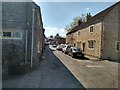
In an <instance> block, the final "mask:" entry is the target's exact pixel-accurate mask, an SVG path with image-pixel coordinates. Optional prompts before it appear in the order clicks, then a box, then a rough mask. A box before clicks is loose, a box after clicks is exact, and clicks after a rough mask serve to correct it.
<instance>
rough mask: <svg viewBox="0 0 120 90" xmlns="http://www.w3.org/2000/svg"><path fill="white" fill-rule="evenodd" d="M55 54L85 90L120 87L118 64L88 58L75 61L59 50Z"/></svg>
mask: <svg viewBox="0 0 120 90" xmlns="http://www.w3.org/2000/svg"><path fill="white" fill-rule="evenodd" d="M51 49H52V48H51ZM53 53H54V54H55V56H56V57H57V58H58V59H59V60H60V61H61V62H62V63H63V64H64V65H65V66H66V67H67V69H68V70H69V71H70V72H71V73H72V74H73V75H74V76H75V77H76V78H77V79H78V81H79V82H80V83H81V84H82V85H83V86H84V87H85V88H118V87H119V85H118V65H119V64H118V63H116V62H110V61H108V60H105V61H103V60H95V61H94V60H89V59H87V58H84V59H75V58H72V57H70V56H68V55H66V54H64V53H62V52H61V51H57V50H56V51H54V52H53Z"/></svg>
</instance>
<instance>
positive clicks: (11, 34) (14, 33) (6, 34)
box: [0, 32, 22, 39]
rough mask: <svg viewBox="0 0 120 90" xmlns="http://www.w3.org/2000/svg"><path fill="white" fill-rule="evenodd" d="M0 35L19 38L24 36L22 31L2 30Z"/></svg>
mask: <svg viewBox="0 0 120 90" xmlns="http://www.w3.org/2000/svg"><path fill="white" fill-rule="evenodd" d="M0 36H1V37H2V38H7V39H8V38H15V39H16V38H17V39H20V38H22V32H1V33H0Z"/></svg>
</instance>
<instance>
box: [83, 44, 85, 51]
mask: <svg viewBox="0 0 120 90" xmlns="http://www.w3.org/2000/svg"><path fill="white" fill-rule="evenodd" d="M83 52H85V43H83Z"/></svg>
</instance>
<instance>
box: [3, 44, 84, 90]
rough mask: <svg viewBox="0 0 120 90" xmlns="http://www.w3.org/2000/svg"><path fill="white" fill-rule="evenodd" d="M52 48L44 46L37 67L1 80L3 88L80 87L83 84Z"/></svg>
mask: <svg viewBox="0 0 120 90" xmlns="http://www.w3.org/2000/svg"><path fill="white" fill-rule="evenodd" d="M53 52H54V50H53V49H50V48H49V47H48V46H47V47H46V48H45V51H44V54H43V58H44V59H43V60H42V61H41V62H40V65H39V67H38V69H36V70H35V71H33V72H31V73H28V74H26V75H24V76H19V77H16V78H14V77H13V78H11V79H8V80H4V81H3V84H2V85H3V88H81V89H80V90H83V88H84V87H83V85H82V84H81V83H80V82H79V81H78V80H77V79H76V78H75V77H74V76H73V74H71V72H70V71H69V70H68V69H67V68H66V67H65V66H64V64H62V63H61V61H60V60H59V59H58V58H57V57H56V56H55V55H54V53H53Z"/></svg>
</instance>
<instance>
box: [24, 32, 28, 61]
mask: <svg viewBox="0 0 120 90" xmlns="http://www.w3.org/2000/svg"><path fill="white" fill-rule="evenodd" d="M27 45H28V31H27V30H26V50H25V62H27V50H28V47H27Z"/></svg>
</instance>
